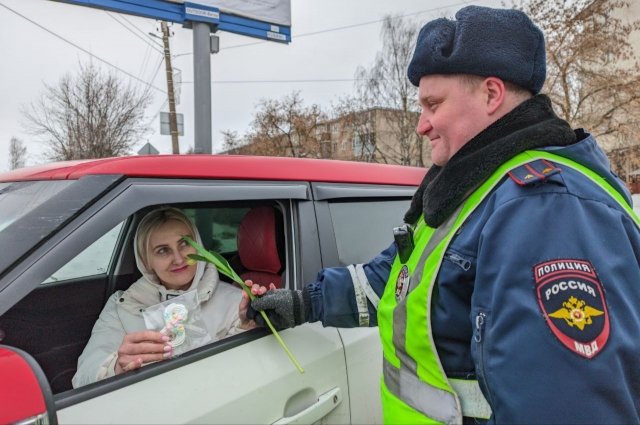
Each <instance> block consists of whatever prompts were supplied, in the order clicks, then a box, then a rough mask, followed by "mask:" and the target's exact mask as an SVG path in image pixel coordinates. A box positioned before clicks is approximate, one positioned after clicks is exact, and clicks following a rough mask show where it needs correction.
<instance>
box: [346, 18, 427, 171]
mask: <svg viewBox="0 0 640 425" xmlns="http://www.w3.org/2000/svg"><path fill="white" fill-rule="evenodd" d="M418 29H419V26H418V25H416V24H415V23H414V22H411V21H409V20H407V19H405V18H402V17H399V16H387V17H386V18H385V20H384V23H383V25H382V30H381V32H380V39H381V42H382V47H381V50H380V51H379V52H378V54H377V55H376V59H375V60H374V62H373V63H372V64H371V66H370V67H368V68H365V67H359V68H358V70H357V71H356V81H357V83H356V91H357V95H356V96H355V98H354V99H352V100H351V101H349V102H347V103H346V104H347V105H348V104H351V105H354V106H355V107H356V108H359V109H360V110H363V109H364V110H368V109H371V108H379V109H381V111H382V112H383V114H382V115H380V114H371V117H372V119H373V118H378V120H379V121H383V122H378V123H375V125H374V123H369V124H368V126H369V127H371V126H374V127H376V129H377V133H376V134H377V135H378V137H377V138H376V145H377V146H376V149H375V150H376V151H377V152H378V153H379V154H380V153H382V152H384V155H380V156H379V158H380V159H383V158H384V160H385V162H390V163H396V164H403V165H417V166H424V165H425V164H424V162H425V161H424V158H425V156H426V154H427V152H424V143H423V141H422V138H421V137H419V136H418V135H417V134H416V131H415V128H416V124H417V114H418V111H419V107H418V103H417V90H416V88H415V87H414V86H413V85H412V84H411V82H410V81H409V80H408V78H407V67H408V66H409V62H410V61H411V57H412V55H413V50H414V48H415V40H416V38H417V33H418ZM353 112H357V111H353ZM342 114H343V115H344V111H343V112H342ZM381 132H384V133H385V134H384V136H383V137H380V136H382V134H381ZM383 140H388V141H389V143H385V144H384V146H382V143H383Z"/></svg>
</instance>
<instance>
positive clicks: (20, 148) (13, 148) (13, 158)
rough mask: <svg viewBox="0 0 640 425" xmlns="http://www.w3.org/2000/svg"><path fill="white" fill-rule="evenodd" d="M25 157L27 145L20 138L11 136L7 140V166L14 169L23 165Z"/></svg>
mask: <svg viewBox="0 0 640 425" xmlns="http://www.w3.org/2000/svg"><path fill="white" fill-rule="evenodd" d="M26 159H27V147H26V146H25V145H24V143H22V140H20V139H18V138H17V137H12V138H11V140H10V141H9V168H10V169H11V170H15V169H16V168H22V167H24V164H25V161H26Z"/></svg>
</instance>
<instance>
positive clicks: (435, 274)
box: [252, 6, 640, 424]
mask: <svg viewBox="0 0 640 425" xmlns="http://www.w3.org/2000/svg"><path fill="white" fill-rule="evenodd" d="M567 53H569V52H567ZM545 74H546V67H545V46H544V38H543V34H542V32H541V31H540V30H539V29H538V28H537V27H536V26H535V25H534V24H533V23H532V21H531V20H530V18H529V17H528V16H526V15H525V14H524V13H522V12H520V11H517V10H508V9H491V8H487V7H478V6H468V7H465V8H463V9H461V10H460V11H458V13H457V14H456V16H455V20H449V19H443V18H441V19H436V20H433V21H431V22H429V23H427V24H426V25H425V26H424V27H423V28H422V30H421V31H420V33H419V35H418V40H417V44H416V49H415V52H414V55H413V58H412V60H411V63H410V65H409V68H408V77H409V80H410V81H411V82H412V83H413V84H414V85H416V86H418V95H419V102H420V105H421V107H422V112H421V114H420V118H419V121H418V125H417V131H418V133H419V134H421V135H423V136H426V137H427V138H428V139H429V141H430V143H431V148H432V160H433V163H434V166H432V167H431V168H430V169H429V171H428V172H427V174H426V176H425V178H424V180H423V182H422V184H421V185H420V187H419V189H418V190H417V191H416V194H415V195H414V197H413V200H412V202H411V207H410V209H409V211H408V212H407V214H406V215H405V217H404V219H405V222H406V227H405V228H401V229H398V230H397V232H396V234H397V240H396V242H395V243H393V244H392V245H391V246H390V247H389V248H387V249H386V250H385V251H383V252H382V253H381V254H380V255H378V256H377V257H376V258H374V259H373V260H372V261H371V262H369V263H367V264H361V265H351V266H349V267H344V268H330V269H325V270H323V271H321V272H320V273H319V275H318V278H317V281H316V282H313V283H311V284H308V285H307V286H306V287H305V288H304V289H303V290H288V289H278V290H275V289H272V290H270V291H268V292H267V293H266V294H264V295H263V296H262V297H260V298H257V299H256V300H255V301H254V302H253V304H252V307H253V308H254V309H256V310H264V311H266V312H267V314H268V315H269V316H270V318H271V319H272V320H273V321H274V322H276V326H279V327H281V328H284V327H292V326H296V325H299V324H301V323H304V322H307V321H309V322H314V321H321V322H322V323H323V324H324V325H325V326H338V327H353V326H376V325H377V326H378V327H379V330H380V337H381V342H382V345H383V353H384V356H383V357H384V359H383V381H382V385H381V396H382V404H383V412H384V420H385V422H386V423H460V422H462V421H463V418H474V420H488V421H489V422H490V423H572V424H577V423H638V422H640V362H639V361H638V360H639V354H638V353H639V352H640V350H639V346H640V310H639V307H638V306H640V267H639V260H640V255H639V253H640V232H639V230H638V225H639V221H638V219H637V217H636V216H635V215H634V213H633V211H632V210H631V201H630V196H629V193H628V192H627V190H626V188H625V185H624V184H623V183H622V182H621V181H620V180H619V179H618V178H617V176H616V175H615V174H613V173H612V172H611V171H610V166H609V163H608V161H607V158H606V156H605V155H604V153H603V151H602V150H601V149H600V148H599V147H598V145H597V143H596V140H595V139H594V137H593V136H592V135H590V134H588V133H587V132H585V131H584V130H582V129H577V130H572V129H571V127H570V126H569V125H568V124H567V123H566V122H565V121H563V120H561V119H559V118H558V117H557V116H556V115H555V114H554V112H553V110H552V107H551V102H550V100H549V98H548V97H547V96H545V95H543V94H540V90H541V88H542V85H543V83H544V81H545ZM399 247H401V249H400V250H399ZM253 290H254V293H256V294H261V293H263V291H261V290H259V289H258V288H257V287H254V289H253ZM327 300H331V302H330V303H329V302H327ZM257 319H258V320H259V319H260V317H257ZM465 420H466V419H465Z"/></svg>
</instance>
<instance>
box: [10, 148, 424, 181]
mask: <svg viewBox="0 0 640 425" xmlns="http://www.w3.org/2000/svg"><path fill="white" fill-rule="evenodd" d="M425 173H426V169H425V168H421V167H407V166H400V165H387V164H374V163H366V162H354V161H337V160H326V159H303V158H282V157H263V156H246V155H138V156H125V157H115V158H104V159H94V160H82V161H67V162H54V163H50V164H45V165H39V166H34V167H27V168H21V169H18V170H14V171H10V172H7V173H3V174H0V182H12V181H27V180H76V179H79V178H81V177H84V176H89V175H100V174H115V175H124V176H127V177H150V178H189V179H225V180H226V179H233V180H293V181H317V182H336V183H370V184H389V185H410V186H411V185H413V186H417V185H419V184H420V182H421V181H422V178H423V177H424V174H425Z"/></svg>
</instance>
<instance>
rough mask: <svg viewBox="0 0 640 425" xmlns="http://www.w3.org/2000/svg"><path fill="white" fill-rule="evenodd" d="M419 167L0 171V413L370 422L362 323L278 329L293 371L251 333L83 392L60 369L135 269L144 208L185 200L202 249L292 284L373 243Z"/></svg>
mask: <svg viewBox="0 0 640 425" xmlns="http://www.w3.org/2000/svg"><path fill="white" fill-rule="evenodd" d="M424 174H425V170H424V169H420V168H413V167H401V166H390V165H379V164H367V163H354V162H343V161H323V160H305V159H292V158H268V157H243V156H215V155H213V156H212V155H183V156H169V155H167V156H165V155H161V156H137V157H123V158H111V159H101V160H91V161H77V162H68V163H55V164H48V165H44V166H40V167H34V168H26V169H20V170H16V171H13V172H9V173H4V174H0V246H1V247H2V251H3V253H2V256H0V340H1V342H0V344H3V345H0V376H2V377H3V379H2V380H0V423H13V422H22V421H34V422H24V423H36V422H37V420H48V422H49V423H57V422H59V423H92V422H98V423H190V422H200V423H203V422H204V423H245V424H246V423H313V422H317V421H320V420H322V422H323V423H379V422H380V421H381V417H380V406H379V396H378V387H379V378H380V370H381V362H382V361H381V351H380V346H379V341H378V336H377V330H376V329H336V328H323V327H322V326H321V325H320V324H317V323H313V324H305V325H302V326H298V327H296V328H294V329H287V330H285V331H283V332H281V335H282V337H283V339H284V340H285V342H286V343H287V344H288V346H289V348H290V349H291V351H292V352H293V354H294V355H295V356H296V358H297V359H298V361H299V362H300V363H301V365H302V366H303V367H304V369H305V373H304V374H300V373H298V371H297V370H296V369H295V368H294V367H293V366H292V364H291V362H290V361H289V359H288V358H287V356H286V355H284V353H283V352H282V350H281V348H280V347H279V345H278V344H277V342H276V340H275V338H274V337H273V336H272V335H271V334H270V333H269V332H268V331H267V330H265V329H261V328H259V329H253V330H251V331H248V332H244V333H241V334H239V335H235V336H233V337H230V338H227V339H224V340H221V341H217V342H215V343H212V344H209V345H205V346H203V347H200V348H198V349H195V350H193V351H190V352H188V353H186V354H183V355H182V356H180V357H177V358H174V359H171V360H166V361H162V362H158V363H154V364H151V365H148V366H145V367H143V368H141V369H139V370H137V371H135V372H130V373H127V374H123V375H118V376H115V377H112V378H108V379H105V380H102V381H99V382H96V383H94V384H91V385H87V386H85V387H80V388H75V389H74V388H72V386H71V378H72V377H73V375H74V373H75V371H76V365H77V359H78V356H79V355H80V354H81V352H82V350H83V348H84V346H85V345H86V343H87V341H88V339H89V336H90V334H91V329H92V327H93V325H94V323H95V321H96V319H97V318H98V315H99V314H100V312H101V311H102V308H103V307H104V305H105V302H106V300H107V299H108V298H109V296H110V295H111V294H113V293H114V292H115V291H117V290H122V289H126V288H128V286H129V285H131V283H132V282H134V281H135V280H136V279H137V278H138V277H139V276H140V273H139V272H138V270H137V268H136V264H135V260H134V253H133V243H132V239H133V236H134V233H135V229H136V226H137V224H138V223H139V221H140V218H141V217H142V216H143V215H144V214H145V213H146V212H147V211H149V210H150V209H152V208H153V207H155V206H158V205H172V206H176V207H179V208H181V209H183V210H184V211H185V212H186V213H187V214H188V215H189V216H190V217H191V218H192V219H193V220H194V222H195V223H196V224H197V226H198V229H199V231H200V233H201V236H202V239H203V243H204V245H205V247H206V248H207V249H211V250H214V251H217V252H219V253H221V254H222V255H223V256H225V257H226V258H227V259H229V260H230V262H231V263H232V264H235V265H236V266H234V267H237V268H238V269H239V270H238V271H239V272H251V271H252V270H251V268H252V267H254V268H257V269H259V271H261V272H263V273H266V274H268V275H270V276H271V277H276V276H277V278H278V279H279V280H280V281H281V286H282V287H287V288H301V287H302V285H304V284H305V283H308V282H310V281H313V280H314V278H315V276H316V274H317V272H318V271H319V270H320V269H321V268H323V267H331V266H337V265H344V264H351V263H360V262H364V261H368V260H369V259H370V258H372V257H373V256H374V255H375V254H377V253H378V252H380V251H382V250H383V249H384V248H386V247H387V246H388V245H389V243H391V241H392V228H393V227H394V226H397V225H399V224H401V223H402V217H403V215H404V212H405V211H406V209H407V208H408V205H409V201H410V199H411V196H412V195H413V193H414V191H415V189H416V187H417V185H418V184H419V183H420V182H421V180H422V178H423V176H424ZM265 212H267V213H266V214H265ZM243 229H245V230H243ZM246 229H249V230H246ZM243 233H244V234H243ZM256 235H260V238H258V237H257V236H256ZM265 235H267V236H265ZM258 239H260V240H258ZM246 241H250V243H249V245H251V246H250V247H248V248H247V247H245V246H244V245H246V244H247V242H246ZM265 241H266V242H265ZM274 250H276V251H277V252H276V253H275V255H269V256H266V255H264V254H265V252H267V251H269V252H272V253H273V251H274ZM247 253H248V254H247ZM248 256H249V257H251V258H253V259H256V258H258V259H262V258H276V259H277V260H269V261H271V263H269V264H262V265H256V264H255V261H248V260H247V257H248ZM262 283H266V282H262ZM38 423H39V422H38Z"/></svg>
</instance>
